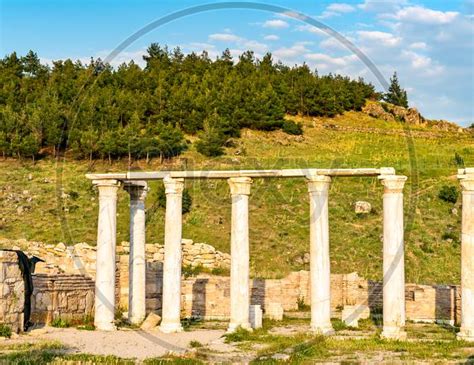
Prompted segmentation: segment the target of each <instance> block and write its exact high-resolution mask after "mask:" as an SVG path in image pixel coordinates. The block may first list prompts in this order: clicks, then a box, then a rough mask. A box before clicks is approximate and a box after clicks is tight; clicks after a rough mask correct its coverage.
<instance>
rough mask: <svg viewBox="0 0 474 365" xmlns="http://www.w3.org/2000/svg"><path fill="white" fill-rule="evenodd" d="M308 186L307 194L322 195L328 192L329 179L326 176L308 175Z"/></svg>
mask: <svg viewBox="0 0 474 365" xmlns="http://www.w3.org/2000/svg"><path fill="white" fill-rule="evenodd" d="M306 182H307V184H308V192H310V193H324V192H327V191H328V190H329V184H330V183H331V177H329V176H326V175H308V176H306Z"/></svg>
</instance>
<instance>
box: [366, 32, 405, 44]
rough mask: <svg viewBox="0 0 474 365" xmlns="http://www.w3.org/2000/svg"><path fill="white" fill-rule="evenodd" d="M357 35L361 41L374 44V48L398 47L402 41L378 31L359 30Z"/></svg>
mask: <svg viewBox="0 0 474 365" xmlns="http://www.w3.org/2000/svg"><path fill="white" fill-rule="evenodd" d="M357 34H358V35H359V38H360V40H362V41H369V42H376V44H375V46H378V45H383V46H385V47H395V46H398V45H399V44H400V42H401V40H402V39H401V38H400V37H396V36H394V35H393V34H392V33H387V32H380V31H368V30H360V31H358V32H357Z"/></svg>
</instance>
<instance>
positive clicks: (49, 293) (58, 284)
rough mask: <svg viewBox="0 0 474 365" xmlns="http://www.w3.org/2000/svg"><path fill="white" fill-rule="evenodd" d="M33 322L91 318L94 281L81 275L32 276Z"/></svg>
mask: <svg viewBox="0 0 474 365" xmlns="http://www.w3.org/2000/svg"><path fill="white" fill-rule="evenodd" d="M33 286H34V290H33V295H32V300H31V307H32V310H31V311H32V321H33V322H40V323H48V324H49V323H51V321H52V320H53V319H56V318H62V319H66V320H69V321H72V322H74V321H82V320H84V319H85V318H86V317H92V316H93V315H94V312H93V310H94V281H93V280H92V279H91V278H89V277H86V276H83V275H74V274H72V275H71V274H58V275H47V274H34V275H33Z"/></svg>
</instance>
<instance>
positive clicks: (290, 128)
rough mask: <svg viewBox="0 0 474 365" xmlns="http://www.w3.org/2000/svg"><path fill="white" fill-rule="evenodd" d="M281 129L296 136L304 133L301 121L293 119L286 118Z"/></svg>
mask: <svg viewBox="0 0 474 365" xmlns="http://www.w3.org/2000/svg"><path fill="white" fill-rule="evenodd" d="M281 129H282V130H283V132H285V133H287V134H292V135H295V136H300V135H302V134H303V127H302V125H301V123H295V122H293V121H292V120H285V121H284V122H283V126H282V128H281Z"/></svg>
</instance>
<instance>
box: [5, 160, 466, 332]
mask: <svg viewBox="0 0 474 365" xmlns="http://www.w3.org/2000/svg"><path fill="white" fill-rule="evenodd" d="M333 176H341V177H343V176H377V177H378V179H379V180H380V181H381V183H382V185H383V186H384V194H383V210H384V212H383V282H382V283H377V282H372V281H368V280H365V279H363V278H360V277H359V276H358V275H357V274H356V273H353V274H349V275H335V274H332V275H331V272H330V267H329V264H330V260H329V235H328V227H329V222H328V190H329V185H330V182H331V177H333ZM87 177H88V178H89V179H91V180H92V182H93V184H94V185H95V186H97V189H98V192H99V218H98V221H99V224H98V235H97V246H96V247H92V246H89V245H87V244H83V243H81V244H77V245H75V246H70V247H65V246H64V245H62V244H59V245H56V246H53V245H49V246H48V245H45V246H41V245H37V247H35V245H28V246H29V247H28V249H29V251H28V252H29V253H31V254H45V255H43V256H47V257H46V263H44V264H41V265H40V264H38V273H37V274H35V275H34V276H33V281H34V283H35V291H34V293H33V300H32V301H33V308H32V318H33V320H39V321H43V322H48V321H51V319H52V318H55V317H57V316H58V315H59V316H65V317H69V318H80V316H84V315H91V316H93V317H94V324H95V326H96V328H97V329H99V330H108V331H111V330H115V325H114V316H115V312H116V309H118V308H119V307H120V308H125V309H128V318H129V320H130V322H131V323H134V324H138V323H140V322H141V321H143V319H144V318H145V316H146V314H147V313H149V312H150V311H160V310H161V316H162V321H161V325H160V329H161V330H162V331H163V332H179V331H181V330H182V328H181V323H180V320H181V318H182V317H191V316H194V317H201V318H205V319H225V320H229V326H228V330H229V331H233V330H235V329H236V328H237V327H243V328H249V329H250V328H255V327H258V323H260V319H261V314H262V313H261V308H262V309H264V315H265V316H266V317H270V318H280V317H281V316H282V314H283V311H291V310H296V309H298V306H299V305H310V308H311V312H310V316H311V329H312V330H313V331H314V332H316V333H321V334H327V335H329V334H332V333H333V328H332V325H331V322H330V319H331V317H337V316H339V317H341V318H342V319H343V320H344V321H346V323H349V324H351V325H357V321H358V319H361V318H365V317H367V316H368V314H369V313H370V312H376V311H379V310H380V309H382V316H383V331H382V336H383V337H385V338H389V339H401V338H404V337H405V336H406V334H405V331H404V325H405V320H406V319H411V320H416V321H435V320H436V321H439V320H441V321H445V322H446V323H450V324H453V323H455V322H456V323H458V322H459V323H460V325H461V329H460V332H459V334H458V336H459V338H463V339H466V340H469V341H474V169H472V168H466V169H461V170H459V172H458V177H459V179H460V183H461V186H462V189H463V195H462V199H463V201H462V209H463V213H462V243H461V246H462V260H461V261H462V262H461V273H462V279H461V285H460V287H458V286H441V285H435V286H426V285H416V284H406V283H405V277H404V242H403V236H404V228H403V193H402V191H403V187H404V184H405V181H406V177H404V176H399V175H396V174H395V171H394V169H392V168H380V169H305V170H259V171H258V170H257V171H254V170H241V171H162V172H128V173H119V174H92V175H88V176H87ZM285 177H301V178H304V179H305V181H306V184H307V186H308V192H309V197H310V222H309V224H310V237H309V247H310V271H309V272H306V271H300V272H297V273H292V274H290V275H289V276H288V277H286V278H283V279H266V280H264V279H253V280H252V279H250V277H249V255H250V253H249V219H248V199H249V195H250V194H251V184H252V179H255V178H285ZM201 178H208V179H228V182H229V187H230V195H231V198H232V226H231V255H230V257H229V255H227V254H224V253H220V252H218V251H216V250H215V249H214V248H213V247H212V246H209V245H205V244H196V243H194V242H192V241H190V240H186V239H183V238H182V217H181V216H182V214H181V204H182V202H181V200H182V191H183V187H184V179H201ZM156 179H162V180H163V183H164V185H165V192H166V200H167V203H166V216H165V219H166V222H165V232H164V247H161V246H158V245H150V244H145V199H146V194H147V190H148V187H147V183H146V181H147V180H156ZM121 186H122V187H123V188H124V189H126V190H127V191H128V193H129V195H130V244H128V243H122V244H120V245H116V206H117V191H118V189H119V188H120V187H121ZM18 246H19V247H21V244H18ZM63 246H64V247H63ZM152 246H153V247H152ZM56 257H61V259H57V260H56V259H55V258H56ZM182 265H184V266H195V267H196V266H202V267H205V268H206V269H208V270H212V269H216V268H221V269H225V270H226V269H229V268H230V278H229V277H225V276H215V275H211V273H210V272H209V273H208V274H202V275H198V276H197V277H191V278H186V277H183V275H182V272H181V267H182ZM55 270H56V271H55ZM53 272H54V273H55V274H54V275H52V274H51V273H53ZM0 283H1V284H0V285H1V290H0V320H1V321H2V322H4V323H8V324H11V325H12V328H13V329H14V330H19V329H20V328H19V327H18V323H20V322H21V317H22V300H21V292H22V290H24V288H23V287H22V286H23V282H22V280H21V273H19V269H18V264H17V258H16V254H15V253H12V252H8V251H0ZM15 326H16V327H15ZM20 327H21V326H20Z"/></svg>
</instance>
